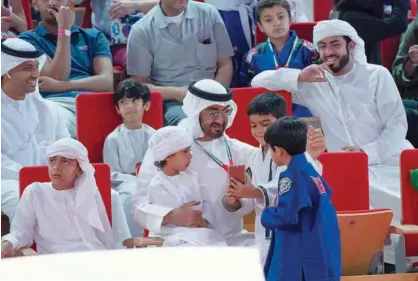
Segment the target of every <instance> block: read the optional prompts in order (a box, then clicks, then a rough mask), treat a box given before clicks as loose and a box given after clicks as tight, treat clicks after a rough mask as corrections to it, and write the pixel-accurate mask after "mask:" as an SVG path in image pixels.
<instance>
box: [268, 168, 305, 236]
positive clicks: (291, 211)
mask: <svg viewBox="0 0 418 281" xmlns="http://www.w3.org/2000/svg"><path fill="white" fill-rule="evenodd" d="M282 180H283V179H282ZM293 180H294V181H293V182H292V183H291V186H290V188H289V189H288V190H287V191H285V192H284V193H282V194H280V193H279V198H278V203H277V206H274V207H267V208H265V209H264V211H263V213H262V214H261V224H262V225H263V226H264V227H265V228H266V229H271V230H274V229H288V228H291V227H293V226H295V225H298V224H299V213H300V212H301V211H302V210H303V209H305V208H311V207H312V201H311V198H310V196H309V193H308V189H307V188H306V186H307V185H309V184H310V183H309V182H308V181H307V180H306V179H304V178H303V177H301V176H300V175H296V176H295V177H293ZM279 185H280V183H279Z"/></svg>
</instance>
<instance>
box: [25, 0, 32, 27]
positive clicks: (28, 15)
mask: <svg viewBox="0 0 418 281" xmlns="http://www.w3.org/2000/svg"><path fill="white" fill-rule="evenodd" d="M30 1H31V0H22V7H23V11H24V12H25V18H26V25H27V28H28V30H31V29H32V28H33V25H32V11H31V6H30Z"/></svg>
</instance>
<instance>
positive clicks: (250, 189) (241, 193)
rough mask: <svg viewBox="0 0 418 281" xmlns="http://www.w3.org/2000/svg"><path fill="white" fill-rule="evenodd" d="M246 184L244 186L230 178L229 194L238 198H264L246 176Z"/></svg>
mask: <svg viewBox="0 0 418 281" xmlns="http://www.w3.org/2000/svg"><path fill="white" fill-rule="evenodd" d="M245 180H246V183H245V184H242V183H241V182H240V181H238V180H236V179H234V178H230V179H229V189H228V193H230V194H231V195H232V196H234V197H236V198H263V194H262V192H261V191H260V190H259V189H258V188H256V187H255V186H254V185H253V183H252V181H251V179H250V177H249V176H248V175H245Z"/></svg>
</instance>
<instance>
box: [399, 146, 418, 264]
mask: <svg viewBox="0 0 418 281" xmlns="http://www.w3.org/2000/svg"><path fill="white" fill-rule="evenodd" d="M400 157H401V165H400V168H401V197H402V224H404V225H418V191H417V190H415V189H414V188H413V187H412V183H411V177H410V173H411V170H415V169H418V149H407V150H404V151H402V153H401V156H400ZM404 237H405V247H406V249H405V250H406V256H408V257H411V256H418V235H417V234H404Z"/></svg>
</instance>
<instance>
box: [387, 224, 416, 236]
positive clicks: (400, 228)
mask: <svg viewBox="0 0 418 281" xmlns="http://www.w3.org/2000/svg"><path fill="white" fill-rule="evenodd" d="M389 233H390V234H400V235H404V234H418V225H413V224H404V225H391V226H390V227H389Z"/></svg>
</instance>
